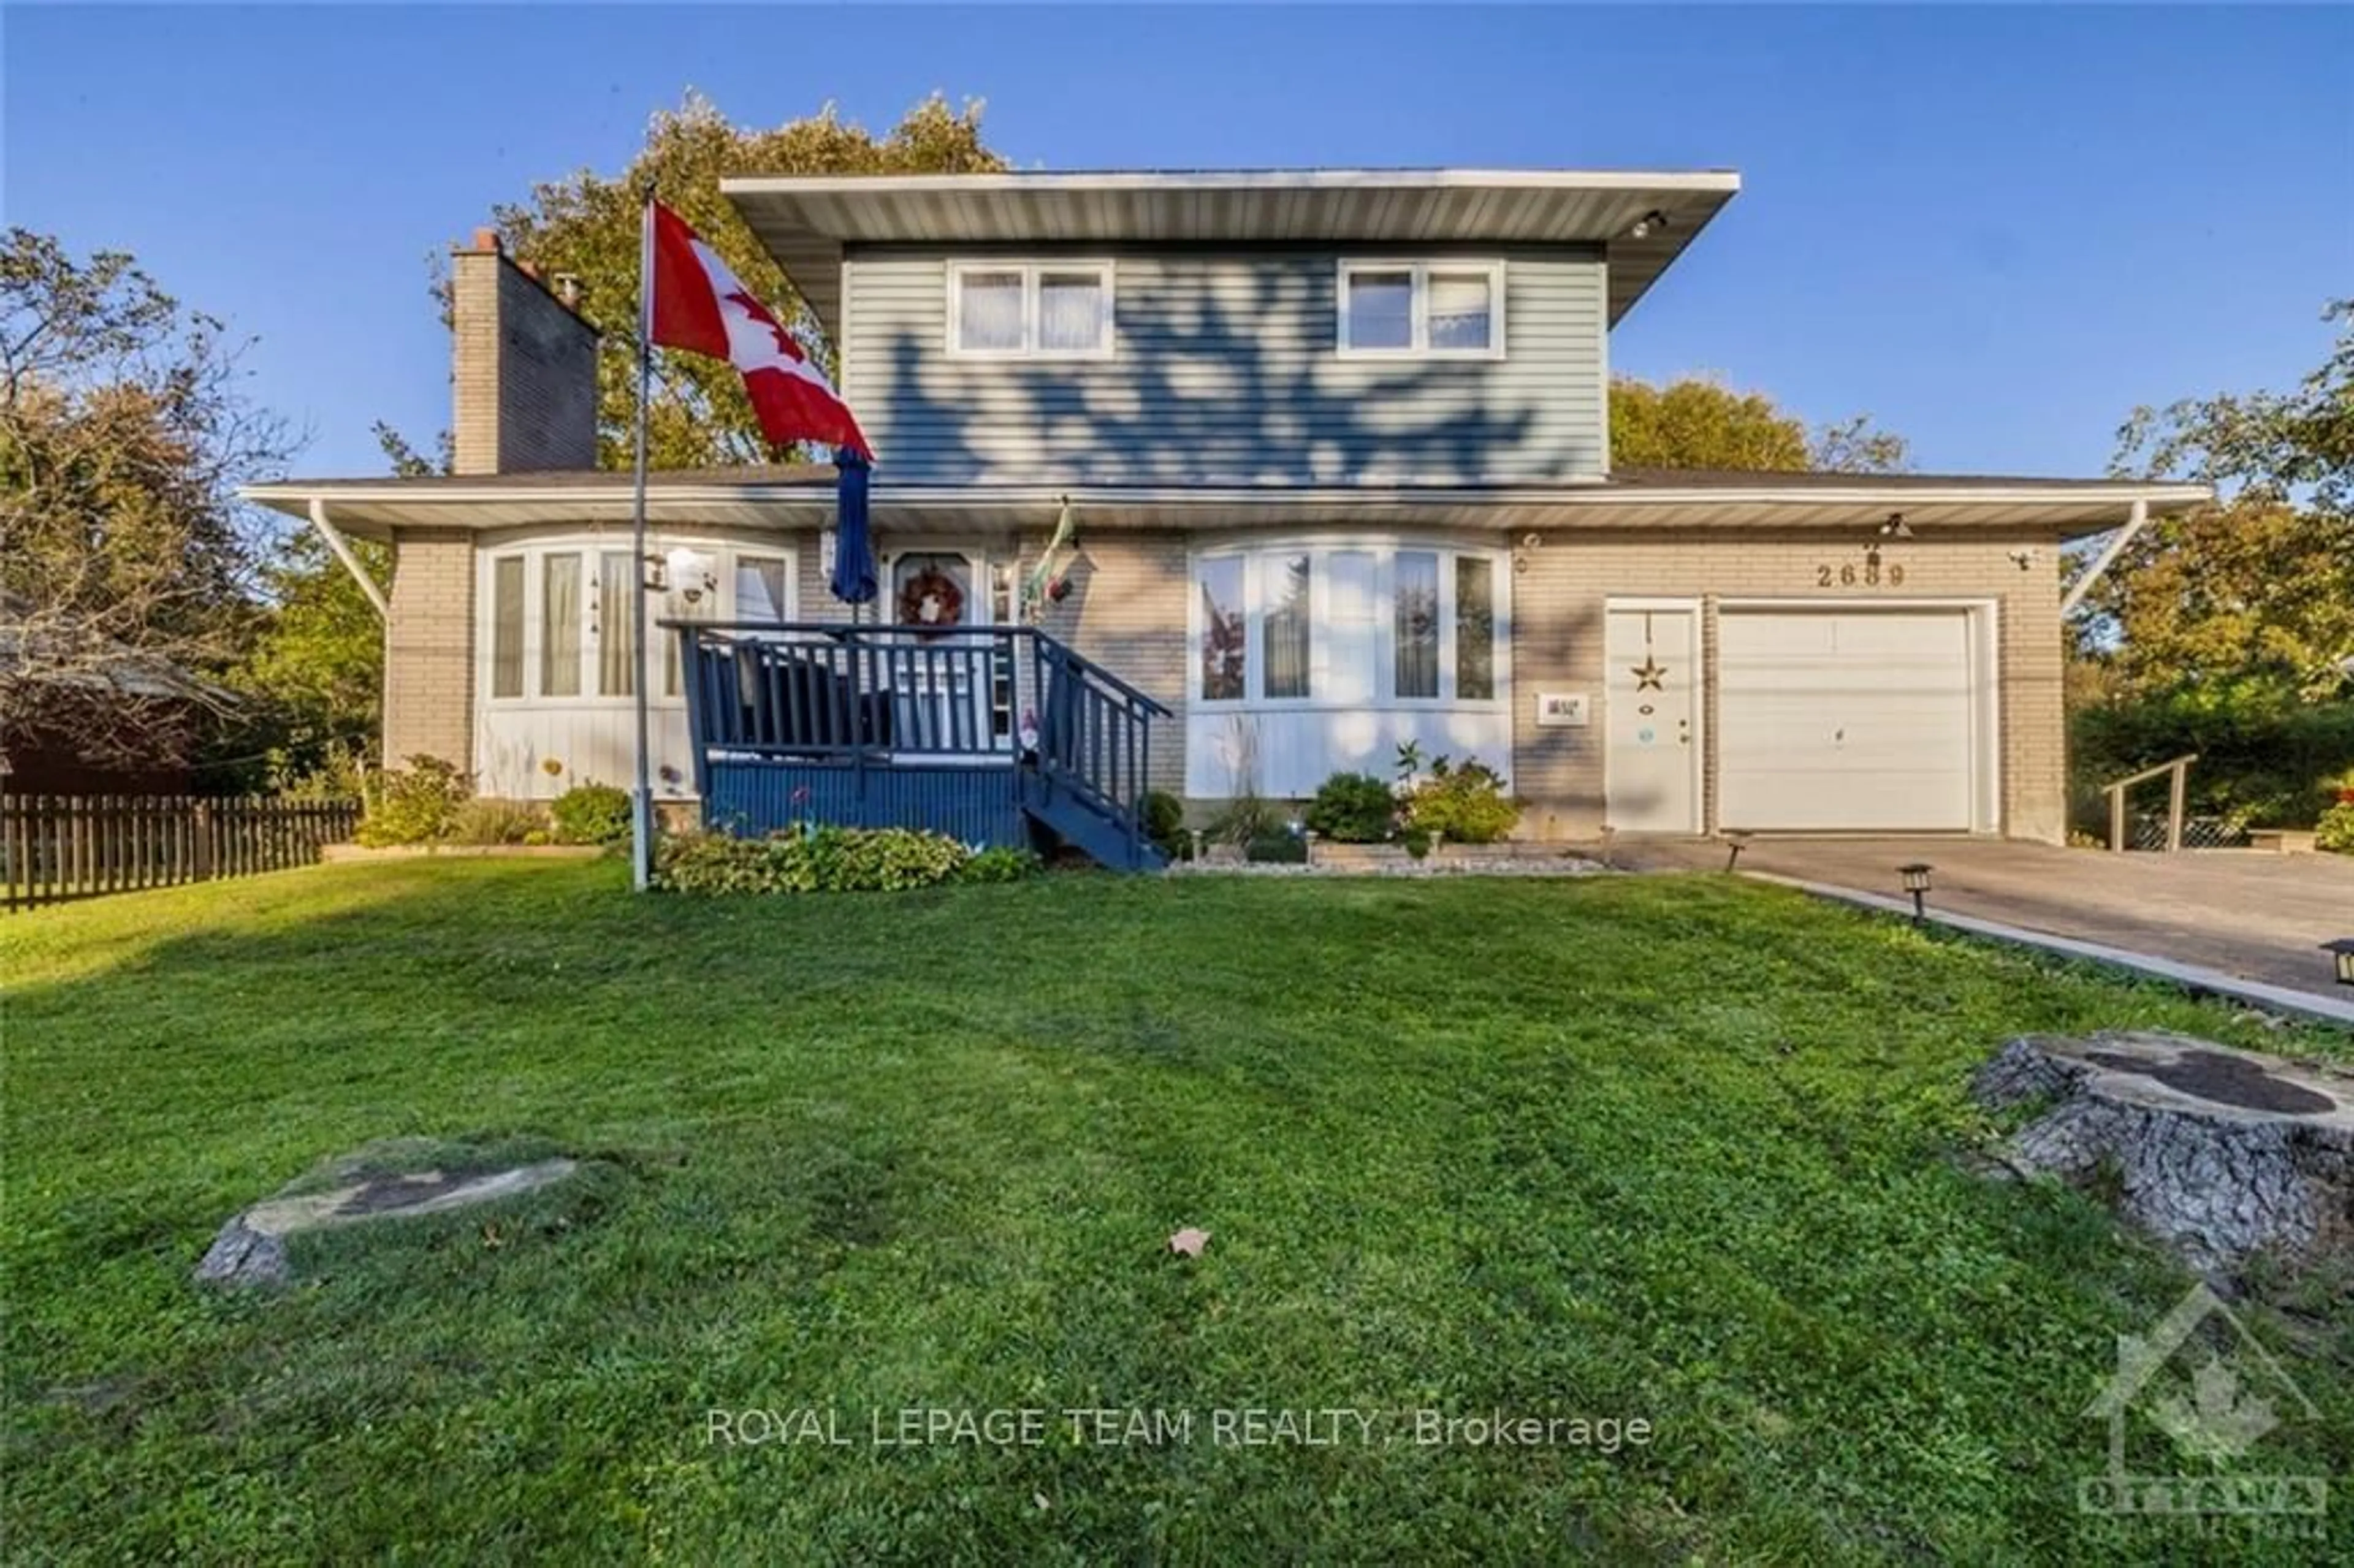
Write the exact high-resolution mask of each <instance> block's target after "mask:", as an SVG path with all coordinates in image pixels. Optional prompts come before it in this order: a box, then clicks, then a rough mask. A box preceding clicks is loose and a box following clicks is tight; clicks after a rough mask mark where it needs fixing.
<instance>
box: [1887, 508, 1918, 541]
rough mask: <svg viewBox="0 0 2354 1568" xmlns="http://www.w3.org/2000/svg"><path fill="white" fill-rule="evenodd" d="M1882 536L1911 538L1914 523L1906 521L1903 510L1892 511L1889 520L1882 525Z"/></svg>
mask: <svg viewBox="0 0 2354 1568" xmlns="http://www.w3.org/2000/svg"><path fill="white" fill-rule="evenodd" d="M1880 536H1881V537H1882V538H1883V539H1910V538H1911V537H1912V536H1913V525H1912V524H1909V523H1907V522H1905V521H1904V514H1903V513H1902V512H1892V513H1890V514H1888V521H1887V522H1885V523H1882V524H1881V525H1880Z"/></svg>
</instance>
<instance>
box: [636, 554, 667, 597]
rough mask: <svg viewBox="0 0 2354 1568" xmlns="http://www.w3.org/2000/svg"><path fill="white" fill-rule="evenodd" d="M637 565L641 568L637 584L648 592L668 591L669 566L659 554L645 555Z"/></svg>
mask: <svg viewBox="0 0 2354 1568" xmlns="http://www.w3.org/2000/svg"><path fill="white" fill-rule="evenodd" d="M638 565H639V566H640V567H642V568H643V571H642V574H641V576H640V577H639V579H638V586H640V587H641V588H644V589H645V590H646V591H647V592H648V593H668V592H670V567H669V565H668V563H666V562H665V561H663V558H662V557H661V556H642V557H641V558H640V559H639V562H638Z"/></svg>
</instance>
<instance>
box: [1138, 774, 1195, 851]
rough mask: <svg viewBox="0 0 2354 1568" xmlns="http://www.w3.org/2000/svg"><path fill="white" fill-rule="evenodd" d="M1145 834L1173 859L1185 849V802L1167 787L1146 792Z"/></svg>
mask: <svg viewBox="0 0 2354 1568" xmlns="http://www.w3.org/2000/svg"><path fill="white" fill-rule="evenodd" d="M1144 836H1145V837H1147V838H1149V839H1150V840H1151V841H1152V842H1153V843H1154V844H1155V845H1157V846H1158V847H1159V848H1160V851H1161V853H1162V854H1165V855H1167V856H1168V857H1169V858H1170V859H1171V860H1175V859H1177V858H1178V857H1179V856H1180V855H1181V854H1182V853H1184V849H1185V802H1184V801H1182V800H1179V799H1178V798H1177V797H1176V796H1174V795H1172V794H1171V793H1170V792H1169V791H1168V790H1166V789H1148V790H1146V791H1145V792H1144Z"/></svg>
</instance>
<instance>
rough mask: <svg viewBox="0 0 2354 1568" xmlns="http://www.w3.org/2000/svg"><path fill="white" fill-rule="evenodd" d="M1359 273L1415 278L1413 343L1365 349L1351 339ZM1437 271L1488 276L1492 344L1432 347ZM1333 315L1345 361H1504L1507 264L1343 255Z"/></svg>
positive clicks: (1336, 276)
mask: <svg viewBox="0 0 2354 1568" xmlns="http://www.w3.org/2000/svg"><path fill="white" fill-rule="evenodd" d="M1359 272H1405V273H1407V274H1409V275H1410V277H1411V278H1412V280H1413V281H1412V283H1411V284H1410V286H1409V288H1408V293H1409V294H1410V295H1411V296H1412V304H1411V306H1410V313H1411V322H1412V329H1411V331H1410V333H1409V334H1408V336H1409V338H1410V340H1411V341H1409V342H1408V343H1407V344H1406V345H1405V347H1403V348H1386V347H1384V348H1363V347H1359V346H1358V345H1357V344H1352V343H1351V342H1350V341H1349V280H1350V279H1351V278H1352V277H1353V276H1355V275H1356V274H1357V273H1359ZM1433 272H1467V273H1479V274H1481V275H1484V276H1485V277H1486V278H1487V280H1488V346H1487V347H1485V348H1433V347H1431V346H1430V275H1431V274H1432V273H1433ZM1332 303H1333V313H1334V315H1335V316H1336V317H1337V318H1338V323H1337V325H1336V326H1335V329H1334V334H1335V335H1334V341H1335V342H1336V343H1337V344H1339V345H1340V356H1341V358H1342V359H1475V360H1477V359H1501V358H1503V357H1504V316H1505V314H1506V313H1505V310H1504V263H1503V262H1502V261H1501V260H1461V261H1448V260H1436V261H1404V260H1390V261H1383V260H1373V259H1372V258H1369V257H1362V256H1351V257H1346V258H1343V259H1342V260H1341V263H1340V265H1339V269H1338V270H1337V271H1336V272H1335V274H1334V280H1333V296H1332Z"/></svg>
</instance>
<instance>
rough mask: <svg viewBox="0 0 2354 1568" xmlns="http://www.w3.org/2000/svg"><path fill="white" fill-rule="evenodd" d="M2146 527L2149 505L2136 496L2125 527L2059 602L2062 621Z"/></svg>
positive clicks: (2073, 611) (2110, 539)
mask: <svg viewBox="0 0 2354 1568" xmlns="http://www.w3.org/2000/svg"><path fill="white" fill-rule="evenodd" d="M2147 526H2149V503H2148V502H2147V500H2144V499H2142V498H2140V497H2138V496H2137V497H2136V498H2135V500H2134V503H2133V508H2132V510H2131V511H2129V512H2127V513H2126V524H2125V526H2124V527H2122V528H2120V529H2118V530H2117V531H2116V533H2115V534H2114V535H2111V536H2110V538H2109V542H2108V545H2107V546H2106V547H2105V549H2103V550H2102V551H2101V553H2100V555H2099V556H2096V557H2094V561H2093V565H2092V567H2091V568H2090V569H2089V570H2087V571H2086V572H2085V573H2084V576H2082V577H2078V578H2077V579H2076V580H2075V582H2074V583H2073V585H2072V586H2071V587H2070V588H2069V589H2068V592H2067V595H2066V597H2064V598H2062V599H2061V600H2060V614H2061V617H2062V619H2063V620H2064V619H2065V618H2067V617H2068V616H2070V615H2073V614H2074V613H2075V609H2076V607H2077V606H2078V605H2080V604H2082V603H2084V596H2085V595H2086V594H2088V593H2090V592H2092V591H2093V585H2094V583H2096V582H2099V581H2100V580H2101V574H2102V573H2104V572H2105V571H2107V570H2108V569H2109V567H2110V564H2111V563H2113V562H2114V561H2115V560H2116V558H2117V557H2118V556H2121V555H2123V554H2125V549H2126V546H2128V545H2130V544H2132V543H2133V542H2134V536H2135V535H2137V534H2139V533H2140V532H2141V531H2142V530H2143V529H2144V528H2147Z"/></svg>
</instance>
